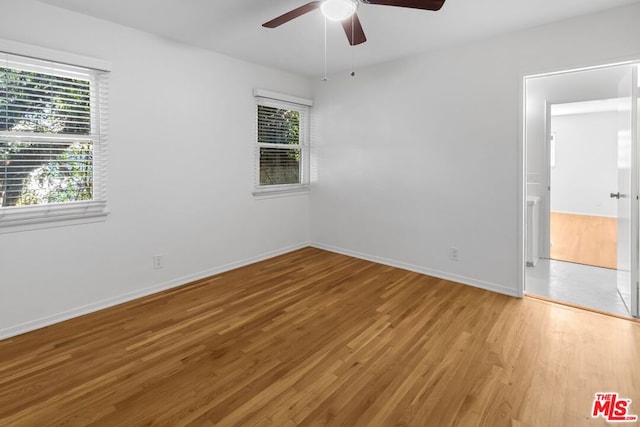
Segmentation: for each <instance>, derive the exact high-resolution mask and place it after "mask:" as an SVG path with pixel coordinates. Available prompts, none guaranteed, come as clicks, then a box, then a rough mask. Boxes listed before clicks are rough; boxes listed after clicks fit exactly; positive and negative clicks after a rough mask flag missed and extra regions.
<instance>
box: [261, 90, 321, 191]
mask: <svg viewBox="0 0 640 427" xmlns="http://www.w3.org/2000/svg"><path fill="white" fill-rule="evenodd" d="M256 100H257V138H256V140H257V147H256V191H255V192H254V194H256V195H259V194H264V193H274V192H278V193H281V192H290V191H299V190H306V189H308V184H309V143H308V140H309V136H308V133H309V106H310V104H311V102H310V101H308V100H303V99H300V98H294V97H289V96H287V95H279V94H273V93H270V92H266V91H256ZM292 101H293V102H292Z"/></svg>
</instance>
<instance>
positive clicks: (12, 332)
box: [0, 243, 309, 340]
mask: <svg viewBox="0 0 640 427" xmlns="http://www.w3.org/2000/svg"><path fill="white" fill-rule="evenodd" d="M308 246H309V243H302V244H298V245H292V246H288V247H285V248H281V249H278V250H275V251H271V252H267V253H263V254H260V255H256V256H253V257H249V258H245V259H243V260H240V261H236V262H232V263H229V264H225V265H221V266H218V267H214V268H211V269H208V270H204V271H200V272H198V273H194V274H189V275H187V276H183V277H179V278H177V279H173V280H170V281H167V282H163V283H159V284H157V285H153V286H150V287H147V288H144V289H140V290H136V291H133V292H128V293H126V294H124V295H120V296H117V297H113V298H108V299H105V300H102V301H98V302H95V303H91V304H87V305H84V306H81V307H77V308H74V309H71V310H67V311H64V312H62V313H57V314H54V315H51V316H46V317H43V318H41V319H37V320H32V321H29V322H24V323H21V324H19V325H16V326H10V327H8V328H5V329H0V340H3V339H7V338H11V337H14V336H16V335H20V334H24V333H26V332H30V331H34V330H36V329H41V328H44V327H46V326H50V325H53V324H56V323H60V322H64V321H65V320H69V319H73V318H74V317H80V316H84V315H85V314H90V313H93V312H96V311H99V310H104V309H105V308H109V307H113V306H115V305H119V304H122V303H125V302H129V301H133V300H135V299H138V298H142V297H146V296H149V295H153V294H156V293H158V292H162V291H166V290H168V289H172V288H177V287H180V286H184V285H186V284H188V283H191V282H195V281H197V280H200V279H205V278H207V277H210V276H214V275H216V274H220V273H224V272H226V271H229V270H234V269H236V268H240V267H244V266H246V265H249V264H254V263H256V262H260V261H264V260H266V259H269V258H273V257H276V256H278V255H283V254H286V253H289V252H293V251H295V250H298V249H302V248H305V247H308Z"/></svg>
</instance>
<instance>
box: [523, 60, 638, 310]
mask: <svg viewBox="0 0 640 427" xmlns="http://www.w3.org/2000/svg"><path fill="white" fill-rule="evenodd" d="M623 65H629V66H631V67H632V73H633V78H632V91H633V96H632V100H633V99H635V100H636V102H635V103H633V104H632V110H631V115H632V135H631V136H632V138H631V140H632V144H631V145H632V148H631V149H632V158H631V161H632V165H631V193H632V197H631V234H632V236H631V277H630V279H631V307H629V309H630V310H631V312H632V313H635V314H636V317H637V314H638V313H639V309H640V172H639V167H640V148H639V145H640V129H639V128H640V123H639V122H640V105H638V104H640V100H639V97H640V88H638V85H639V84H640V83H639V82H640V80H639V79H640V76H639V74H640V55H638V56H634V57H631V58H625V59H617V60H611V61H608V62H603V63H600V64H597V65H586V66H582V67H574V68H566V69H559V70H555V71H546V72H537V73H531V74H525V73H523V74H521V79H520V105H521V108H520V112H521V113H520V123H519V124H520V126H519V133H520V144H519V145H518V157H519V159H518V175H519V177H518V197H519V203H518V221H517V224H518V270H519V280H518V282H519V286H518V290H517V296H518V297H521V298H522V297H524V295H525V294H526V268H527V267H526V265H527V264H526V256H527V253H526V238H525V233H526V226H527V224H526V219H527V218H526V206H527V182H528V181H527V172H528V171H527V85H526V83H527V80H528V79H533V78H538V77H545V76H554V75H559V74H569V73H575V72H579V71H588V70H595V69H602V68H609V67H616V66H623ZM551 105H552V104H551V103H549V102H548V101H545V122H544V127H545V130H544V134H545V157H546V159H547V162H546V163H547V165H549V161H550V160H549V159H550V155H551V154H550V148H549V145H550V141H549V139H550V135H551V123H550V121H551V120H550V119H551ZM543 180H544V183H543V185H546V187H547V195H548V194H549V193H550V190H549V186H550V180H551V168H550V167H549V166H547V167H546V169H545V171H544V173H543ZM550 206H551V204H550V200H549V197H546V198H545V203H544V204H543V205H542V206H541V211H542V212H544V216H546V217H547V218H546V220H545V221H544V222H543V223H542V224H541V227H540V228H541V230H540V231H541V232H542V233H545V234H544V235H549V229H550V224H549V218H548V215H547V213H548V212H547V211H548V210H549V209H550ZM536 238H538V239H539V238H540V236H536ZM545 240H546V242H539V243H540V244H539V248H540V252H541V253H540V255H541V257H547V258H548V257H549V255H550V254H549V251H550V245H549V240H550V239H549V238H547V239H545Z"/></svg>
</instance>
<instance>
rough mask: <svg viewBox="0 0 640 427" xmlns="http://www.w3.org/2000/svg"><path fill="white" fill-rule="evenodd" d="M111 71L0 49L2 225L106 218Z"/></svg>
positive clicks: (0, 219) (0, 214) (0, 200)
mask: <svg viewBox="0 0 640 427" xmlns="http://www.w3.org/2000/svg"><path fill="white" fill-rule="evenodd" d="M106 101H107V73H105V72H101V71H96V70H92V69H89V68H82V67H76V66H70V65H65V64H61V63H56V62H51V61H44V60H39V59H32V58H30V57H23V56H18V55H13V54H8V53H1V52H0V227H6V226H12V225H24V224H31V223H42V222H49V221H52V220H69V219H81V218H89V217H96V216H104V215H105V208H106V183H105V175H106V148H107V147H106V123H107V118H106V112H107V108H106Z"/></svg>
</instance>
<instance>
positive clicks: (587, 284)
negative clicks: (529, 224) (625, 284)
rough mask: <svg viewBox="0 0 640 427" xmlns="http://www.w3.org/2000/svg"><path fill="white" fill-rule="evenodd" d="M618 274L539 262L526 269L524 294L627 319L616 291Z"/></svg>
mask: <svg viewBox="0 0 640 427" xmlns="http://www.w3.org/2000/svg"><path fill="white" fill-rule="evenodd" d="M617 276H618V271H617V270H612V269H608V268H599V267H592V266H588V265H582V264H574V263H571V262H563V261H556V260H548V259H540V260H539V261H538V263H537V264H536V266H535V267H527V271H526V284H525V286H526V293H528V294H533V295H539V296H543V297H547V298H552V299H555V300H558V301H560V302H562V301H564V302H568V303H572V304H577V305H581V306H585V307H590V308H594V309H597V310H601V311H606V312H609V313H614V314H619V315H622V316H629V311H628V310H627V306H626V305H625V304H624V302H623V301H622V298H621V297H620V295H619V293H618V289H617Z"/></svg>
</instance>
